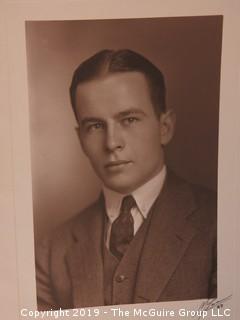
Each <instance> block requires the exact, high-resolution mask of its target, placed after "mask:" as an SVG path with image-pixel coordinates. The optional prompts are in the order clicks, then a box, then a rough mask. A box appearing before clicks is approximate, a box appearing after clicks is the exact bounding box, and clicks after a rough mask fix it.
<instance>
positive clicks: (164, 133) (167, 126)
mask: <svg viewBox="0 0 240 320" xmlns="http://www.w3.org/2000/svg"><path fill="white" fill-rule="evenodd" d="M175 124H176V114H175V112H174V111H173V110H172V109H169V110H167V111H166V112H164V113H161V115H160V133H161V144H162V145H167V144H168V143H169V142H170V140H171V139H172V137H173V135H174V131H175Z"/></svg>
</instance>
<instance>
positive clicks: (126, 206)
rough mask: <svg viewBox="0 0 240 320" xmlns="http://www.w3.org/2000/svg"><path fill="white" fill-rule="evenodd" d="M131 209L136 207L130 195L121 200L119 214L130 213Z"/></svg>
mask: <svg viewBox="0 0 240 320" xmlns="http://www.w3.org/2000/svg"><path fill="white" fill-rule="evenodd" d="M133 207H136V201H135V200H134V198H133V196H132V195H128V196H125V197H124V198H123V199H122V204H121V209H120V211H121V212H130V210H131V209H132V208H133Z"/></svg>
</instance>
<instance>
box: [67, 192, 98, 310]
mask: <svg viewBox="0 0 240 320" xmlns="http://www.w3.org/2000/svg"><path fill="white" fill-rule="evenodd" d="M83 214H84V216H83V217H80V219H79V223H77V224H76V225H75V226H74V229H73V236H74V239H75V244H74V246H73V247H72V248H71V250H70V251H69V252H68V255H67V264H68V268H69V272H70V277H71V281H72V286H73V305H74V307H91V306H101V305H103V304H104V296H103V262H102V243H103V239H102V237H103V228H104V206H103V199H102V197H100V199H99V201H98V202H96V203H95V205H93V206H91V207H90V208H88V209H87V210H86V211H85V212H84V213H83Z"/></svg>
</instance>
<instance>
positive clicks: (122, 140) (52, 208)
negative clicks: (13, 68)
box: [25, 15, 223, 310]
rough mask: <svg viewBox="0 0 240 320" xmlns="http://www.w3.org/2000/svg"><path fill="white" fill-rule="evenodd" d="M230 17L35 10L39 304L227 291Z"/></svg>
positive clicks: (32, 101) (30, 37)
mask: <svg viewBox="0 0 240 320" xmlns="http://www.w3.org/2000/svg"><path fill="white" fill-rule="evenodd" d="M222 27H223V17H222V16H221V15H209V16H188V17H161V18H160V17H159V18H136V19H105V20H104V19H102V20H101V19H98V20H96V19H95V20H94V19H92V20H72V21H70V20H69V21H68V20H61V21H60V20H59V21H26V23H25V36H26V54H27V75H28V92H29V122H30V149H31V172H32V194H33V222H34V243H35V246H34V250H35V275H36V279H35V280H36V296H37V306H38V310H58V309H73V308H84V307H96V306H111V305H132V304H145V303H153V302H154V303H155V302H168V301H173V302H174V301H188V300H197V299H213V298H217V297H218V280H217V279H218V246H217V240H218V228H217V222H218V151H219V150H218V146H219V103H220V102H219V101H220V75H221V55H222V51H221V50H222Z"/></svg>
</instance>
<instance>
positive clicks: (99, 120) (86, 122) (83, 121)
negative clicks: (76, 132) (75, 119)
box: [80, 117, 103, 126]
mask: <svg viewBox="0 0 240 320" xmlns="http://www.w3.org/2000/svg"><path fill="white" fill-rule="evenodd" d="M91 122H103V120H102V119H100V118H94V117H86V118H83V119H80V125H81V126H84V125H86V124H88V123H91Z"/></svg>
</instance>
